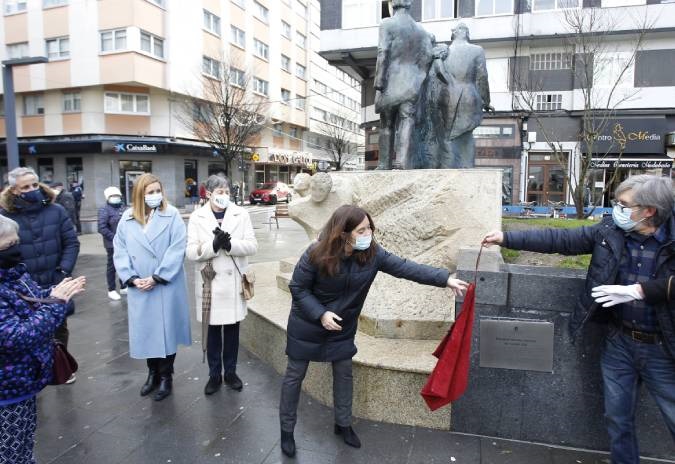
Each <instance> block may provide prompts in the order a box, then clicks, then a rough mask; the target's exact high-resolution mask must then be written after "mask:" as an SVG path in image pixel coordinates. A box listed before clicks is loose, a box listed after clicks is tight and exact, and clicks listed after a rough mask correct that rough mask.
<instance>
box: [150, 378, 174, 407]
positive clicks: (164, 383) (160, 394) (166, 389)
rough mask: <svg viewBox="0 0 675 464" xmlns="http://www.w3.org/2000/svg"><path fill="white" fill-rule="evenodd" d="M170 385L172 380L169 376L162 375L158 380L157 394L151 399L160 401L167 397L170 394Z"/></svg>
mask: <svg viewBox="0 0 675 464" xmlns="http://www.w3.org/2000/svg"><path fill="white" fill-rule="evenodd" d="M172 383H173V379H172V377H171V374H167V375H162V376H161V377H160V378H159V389H157V393H155V396H153V398H152V399H153V400H155V401H162V400H163V399H164V398H166V397H167V396H169V395H170V394H171V387H172V385H171V384H172Z"/></svg>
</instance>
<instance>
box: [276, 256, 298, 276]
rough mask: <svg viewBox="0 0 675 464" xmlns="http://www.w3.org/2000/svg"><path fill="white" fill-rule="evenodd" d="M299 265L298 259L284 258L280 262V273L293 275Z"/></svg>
mask: <svg viewBox="0 0 675 464" xmlns="http://www.w3.org/2000/svg"><path fill="white" fill-rule="evenodd" d="M297 263H298V258H297V257H291V258H284V259H282V260H280V261H279V272H281V273H283V274H293V270H294V269H295V265H296V264H297Z"/></svg>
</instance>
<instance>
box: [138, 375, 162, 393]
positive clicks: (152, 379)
mask: <svg viewBox="0 0 675 464" xmlns="http://www.w3.org/2000/svg"><path fill="white" fill-rule="evenodd" d="M157 385H159V376H158V375H157V371H155V370H154V369H150V370H149V371H148V379H147V380H146V381H145V383H144V384H143V387H141V396H146V395H148V394H149V393H150V392H151V391H153V390H154V389H155V388H157Z"/></svg>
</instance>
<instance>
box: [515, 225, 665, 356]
mask: <svg viewBox="0 0 675 464" xmlns="http://www.w3.org/2000/svg"><path fill="white" fill-rule="evenodd" d="M625 236H626V232H624V231H623V230H621V229H619V228H618V227H617V226H616V225H615V224H614V221H612V218H611V217H606V218H604V219H603V220H602V222H600V223H599V224H596V225H593V226H584V227H578V228H575V229H538V230H528V231H514V232H506V233H505V234H504V244H503V245H504V246H505V247H506V248H512V249H514V250H528V251H536V252H539V253H561V254H564V255H581V254H588V253H592V257H591V264H590V266H589V267H588V273H587V274H586V286H585V289H584V292H583V293H582V294H581V295H580V296H579V298H578V299H577V301H576V303H575V305H574V309H573V311H572V316H571V317H570V325H569V330H570V335H571V336H572V337H573V338H574V337H575V336H576V335H577V334H578V332H579V330H580V329H581V328H582V326H583V325H584V324H585V323H586V322H587V321H588V320H589V319H591V318H593V319H594V320H599V321H604V322H607V321H608V320H610V319H609V316H611V314H612V313H611V311H610V310H604V309H603V308H602V307H600V305H598V304H597V303H596V302H595V301H594V300H593V297H592V296H591V289H592V288H593V287H596V286H598V285H614V284H616V283H617V275H618V273H619V266H620V264H621V258H622V256H623V255H624V253H625V252H626V247H625V244H624V241H625ZM673 273H675V218H672V217H671V219H670V236H669V237H668V240H667V242H666V243H665V244H664V245H662V246H661V248H660V249H659V252H658V255H657V258H656V266H655V271H654V274H653V275H652V278H654V279H663V278H666V277H668V276H670V275H672V274H673ZM654 307H655V308H656V314H657V318H658V321H659V327H660V328H661V332H662V334H663V337H664V340H666V345H667V346H668V348H669V350H670V352H671V353H673V354H674V355H675V304H673V303H668V302H665V301H664V302H661V303H659V304H655V305H654ZM598 308H600V310H598Z"/></svg>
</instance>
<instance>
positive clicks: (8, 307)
mask: <svg viewBox="0 0 675 464" xmlns="http://www.w3.org/2000/svg"><path fill="white" fill-rule="evenodd" d="M27 287H28V288H27ZM29 289H30V290H29ZM50 292H51V290H49V289H42V288H40V287H39V286H38V284H37V282H35V281H34V280H32V279H31V278H30V276H29V275H28V274H27V273H26V268H25V266H24V265H23V264H20V265H19V266H17V267H14V268H12V269H0V407H2V405H3V404H4V405H7V404H10V403H14V402H19V401H23V400H24V399H27V398H26V397H30V396H33V395H35V394H36V393H38V392H39V391H40V390H42V389H43V388H44V387H45V386H46V385H47V384H48V383H49V382H50V381H51V380H52V364H53V351H54V346H53V339H54V332H55V331H56V328H57V327H58V326H60V325H61V324H62V323H63V320H64V317H65V314H64V313H65V305H63V304H43V305H37V304H35V303H28V302H26V301H24V300H22V299H21V298H20V297H19V295H24V296H29V297H35V298H47V297H48V296H49V293H50Z"/></svg>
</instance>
